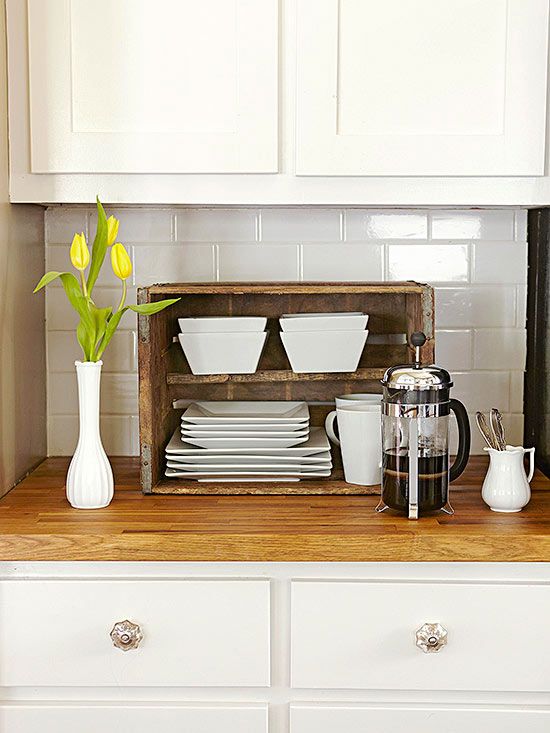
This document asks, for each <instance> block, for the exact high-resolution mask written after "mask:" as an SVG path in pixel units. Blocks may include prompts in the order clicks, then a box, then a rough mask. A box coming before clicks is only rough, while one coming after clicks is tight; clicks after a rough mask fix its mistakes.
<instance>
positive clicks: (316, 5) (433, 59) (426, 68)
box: [296, 0, 548, 176]
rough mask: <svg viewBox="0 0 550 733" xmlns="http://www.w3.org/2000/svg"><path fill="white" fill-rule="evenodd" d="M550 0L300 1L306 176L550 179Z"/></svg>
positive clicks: (300, 158) (299, 156) (302, 170)
mask: <svg viewBox="0 0 550 733" xmlns="http://www.w3.org/2000/svg"><path fill="white" fill-rule="evenodd" d="M547 32H548V0H484V2H482V3H480V2H478V0H422V2H421V3H419V2H416V0H395V1H394V2H391V3H381V2H379V0H340V2H338V0H298V54H297V57H298V67H297V75H298V76H297V149H296V151H297V152H296V171H297V173H298V174H304V175H382V176H383V175H434V176H438V175H442V176H455V175H464V176H469V175H476V176H480V175H481V176H483V175H542V174H543V173H544V136H545V116H546V110H545V104H546V67H547Z"/></svg>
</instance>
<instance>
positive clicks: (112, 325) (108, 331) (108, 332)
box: [97, 306, 128, 359]
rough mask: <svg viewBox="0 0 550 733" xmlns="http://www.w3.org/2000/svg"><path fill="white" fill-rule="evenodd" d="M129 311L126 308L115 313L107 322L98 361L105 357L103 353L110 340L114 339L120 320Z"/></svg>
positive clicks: (98, 351)
mask: <svg viewBox="0 0 550 733" xmlns="http://www.w3.org/2000/svg"><path fill="white" fill-rule="evenodd" d="M127 310H128V306H126V308H123V309H122V310H120V311H117V312H116V313H113V315H112V316H111V317H110V318H109V320H108V321H107V327H106V328H105V334H104V336H103V340H102V341H101V343H100V344H99V346H98V349H97V358H98V359H101V357H102V356H103V352H104V351H105V349H106V348H107V346H108V345H109V342H110V340H111V339H112V338H113V336H114V334H115V331H116V330H117V328H118V324H119V323H120V319H121V318H122V316H123V315H124V314H125V313H126V311H127Z"/></svg>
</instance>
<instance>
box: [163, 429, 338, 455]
mask: <svg viewBox="0 0 550 733" xmlns="http://www.w3.org/2000/svg"><path fill="white" fill-rule="evenodd" d="M326 451H330V443H329V442H328V438H327V434H326V433H325V429H324V428H322V427H312V428H311V429H310V431H309V438H308V439H307V440H306V441H305V442H304V443H303V444H301V445H297V446H293V447H290V448H283V447H276V448H273V447H270V448H266V447H265V446H260V445H258V446H254V447H253V446H252V445H250V443H249V444H248V446H247V447H246V448H244V449H243V448H235V447H229V446H226V447H224V448H218V449H217V450H213V451H210V450H209V451H206V450H205V449H204V448H197V447H195V446H194V445H191V444H190V443H189V442H184V441H183V440H182V437H181V433H180V428H179V427H178V428H176V430H175V431H174V434H173V435H172V438H171V439H170V442H169V443H168V445H167V446H166V453H167V454H176V455H183V456H189V457H191V456H207V455H212V456H214V455H216V456H224V455H231V454H232V455H248V456H252V455H261V456H272V455H273V456H281V457H282V456H294V457H301V456H313V455H315V454H317V453H325V452H326Z"/></svg>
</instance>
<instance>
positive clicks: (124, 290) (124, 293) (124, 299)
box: [117, 280, 126, 313]
mask: <svg viewBox="0 0 550 733" xmlns="http://www.w3.org/2000/svg"><path fill="white" fill-rule="evenodd" d="M125 302H126V280H123V281H122V298H121V299H120V303H119V304H118V308H117V313H118V312H119V311H121V310H122V309H123V308H124V303H125Z"/></svg>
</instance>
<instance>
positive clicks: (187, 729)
mask: <svg viewBox="0 0 550 733" xmlns="http://www.w3.org/2000/svg"><path fill="white" fill-rule="evenodd" d="M0 730H2V733H74V731H78V733H98V731H108V732H109V733H112V732H113V731H116V733H151V731H153V730H154V731H163V732H164V731H173V733H220V731H223V733H267V705H251V704H247V705H239V704H236V705H230V704H224V705H221V704H220V705H206V704H205V705H71V706H68V705H67V706H63V705H9V706H4V707H0Z"/></svg>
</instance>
